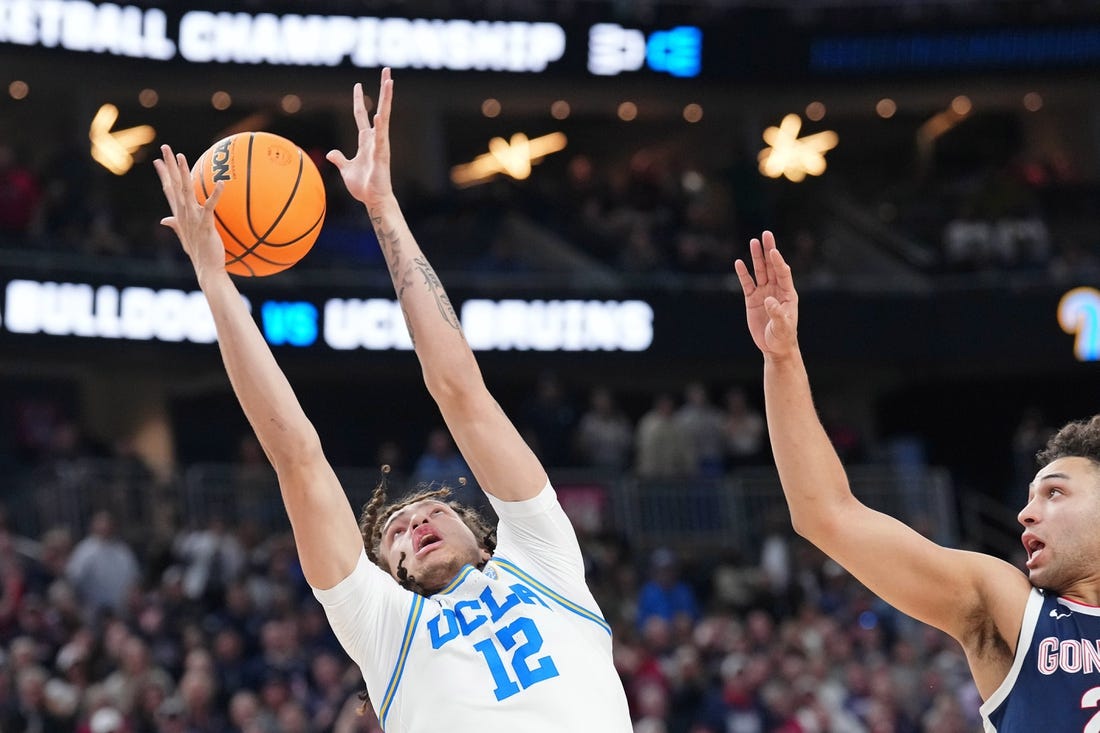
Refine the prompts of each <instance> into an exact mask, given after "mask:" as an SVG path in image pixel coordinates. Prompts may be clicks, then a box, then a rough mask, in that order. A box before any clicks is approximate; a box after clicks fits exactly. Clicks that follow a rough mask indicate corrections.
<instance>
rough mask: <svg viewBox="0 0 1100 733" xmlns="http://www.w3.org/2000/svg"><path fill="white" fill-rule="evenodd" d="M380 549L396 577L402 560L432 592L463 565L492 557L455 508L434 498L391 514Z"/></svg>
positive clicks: (383, 532) (446, 581) (474, 563)
mask: <svg viewBox="0 0 1100 733" xmlns="http://www.w3.org/2000/svg"><path fill="white" fill-rule="evenodd" d="M380 549H381V551H382V554H383V555H384V556H385V557H386V559H387V560H388V561H389V566H390V574H391V575H393V577H394V578H397V567H398V564H399V563H400V564H401V565H403V566H404V568H405V570H407V571H408V573H409V575H411V576H413V577H414V578H415V579H416V582H417V583H419V584H420V585H421V586H422V587H423V588H425V589H426V590H428V591H433V592H434V591H437V590H439V589H440V588H443V587H444V586H446V585H447V583H449V582H450V581H451V580H452V579H453V578H454V577H455V575H457V574H458V571H459V570H461V569H462V567H463V566H464V565H475V566H476V565H478V564H480V562H481V561H482V560H484V559H488V557H489V554H488V553H487V552H486V551H485V550H483V549H482V548H481V547H480V546H479V545H478V541H477V538H476V537H474V533H473V532H471V531H470V528H469V527H467V526H466V523H465V522H463V521H462V519H461V518H460V517H459V516H458V514H456V513H455V510H454V509H452V508H451V507H449V506H447V505H446V504H444V503H442V502H439V501H434V500H432V499H425V500H424V501H418V502H417V503H415V504H410V505H409V506H407V507H405V508H404V509H402V510H401V511H399V512H396V513H394V514H393V515H392V516H390V518H389V519H388V520H387V521H386V524H385V526H384V528H383V530H382V545H381V548H380ZM402 556H404V557H402Z"/></svg>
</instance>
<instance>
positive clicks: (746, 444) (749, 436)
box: [722, 387, 768, 467]
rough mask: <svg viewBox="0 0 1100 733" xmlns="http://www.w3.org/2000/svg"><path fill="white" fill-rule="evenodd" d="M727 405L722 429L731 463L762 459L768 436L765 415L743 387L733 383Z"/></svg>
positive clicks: (732, 465)
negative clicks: (750, 399)
mask: <svg viewBox="0 0 1100 733" xmlns="http://www.w3.org/2000/svg"><path fill="white" fill-rule="evenodd" d="M725 408H726V409H725V420H724V424H723V426H722V427H723V431H722V432H723V434H724V436H725V443H726V445H725V448H726V460H727V463H728V464H729V466H730V467H737V466H752V465H756V464H758V463H760V462H761V461H762V460H763V459H764V454H765V451H766V448H767V440H768V426H767V424H766V423H765V422H764V416H763V415H762V414H760V411H759V410H757V409H756V408H755V407H753V406H752V405H750V404H749V398H748V396H747V395H746V394H745V390H744V389H743V388H741V387H731V388H730V389H729V390H728V391H727V392H726V399H725Z"/></svg>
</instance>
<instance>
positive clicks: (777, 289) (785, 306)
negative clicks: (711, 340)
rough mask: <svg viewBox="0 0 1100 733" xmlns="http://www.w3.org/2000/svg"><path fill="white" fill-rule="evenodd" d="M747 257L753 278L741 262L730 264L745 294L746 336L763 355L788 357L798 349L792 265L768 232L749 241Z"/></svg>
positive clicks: (796, 298)
mask: <svg viewBox="0 0 1100 733" xmlns="http://www.w3.org/2000/svg"><path fill="white" fill-rule="evenodd" d="M761 240H763V241H761ZM749 254H750V255H751V256H752V269H753V274H752V275H750V274H749V268H748V265H746V264H745V263H744V262H743V261H742V260H737V261H736V262H735V263H734V264H733V269H734V270H736V271H737V277H738V279H739V280H740V281H741V290H742V291H743V292H744V293H745V316H746V318H747V319H748V322H749V333H751V334H752V340H753V342H754V343H755V344H756V347H757V348H758V349H760V351H761V352H763V353H764V355H765V356H787V355H788V354H791V353H793V352H794V351H795V350H796V349H797V348H798V293H797V292H796V291H795V289H794V279H793V278H792V277H791V266H790V265H788V264H787V262H786V260H784V259H783V255H781V254H780V253H779V250H778V249H777V248H776V246H775V235H773V234H772V233H771V232H764V234H763V236H762V237H761V239H753V240H751V241H750V242H749Z"/></svg>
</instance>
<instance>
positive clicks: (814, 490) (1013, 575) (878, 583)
mask: <svg viewBox="0 0 1100 733" xmlns="http://www.w3.org/2000/svg"><path fill="white" fill-rule="evenodd" d="M750 252H751V255H752V264H753V274H752V275H750V273H749V269H748V267H747V265H746V264H745V263H744V262H742V261H741V260H738V261H737V262H736V263H735V265H734V267H735V269H736V271H737V276H738V278H739V279H740V281H741V287H742V289H743V291H744V294H745V309H746V314H747V318H748V324H749V331H750V332H751V334H752V338H753V341H754V342H755V343H756V346H757V347H758V348H759V349H760V351H761V352H762V353H763V355H764V397H765V404H766V412H767V418H768V433H769V435H770V437H771V444H772V451H773V453H774V457H775V464H776V467H777V468H778V470H779V478H780V481H781V482H782V485H783V493H784V494H785V496H786V499H787V504H788V505H789V506H790V512H791V521H792V523H793V525H794V528H795V531H797V532H798V533H799V534H800V535H802V536H803V537H805V538H806V539H807V540H809V541H810V542H812V543H813V544H814V545H816V546H817V547H818V548H820V549H821V550H822V551H823V552H825V553H826V554H827V555H829V556H830V557H831V558H833V559H834V560H836V561H837V562H838V563H840V564H841V565H842V566H843V567H844V568H846V569H847V570H848V571H849V572H850V573H852V575H854V576H855V577H856V578H858V579H859V580H860V581H861V582H863V583H864V584H865V585H866V586H867V587H868V588H869V589H870V590H871V591H872V592H874V593H875V594H876V595H878V596H879V597H881V598H882V599H883V600H885V601H886V602H888V603H890V604H891V605H893V606H894V607H896V608H898V609H899V610H901V611H902V612H904V613H907V614H909V615H910V616H913V617H914V618H917V619H920V620H921V621H924V622H926V623H928V624H931V625H932V626H935V627H937V628H939V629H942V630H943V631H945V632H947V633H948V634H950V635H952V636H953V637H955V638H956V639H958V640H959V641H960V642H961V643H962V645H963V647H964V648H965V649H966V650H967V653H968V655H969V657H970V660H971V667H972V669H973V670H974V673H975V680H976V681H977V682H978V684H979V687H980V688H981V689H982V690H983V692H984V693H986V694H988V693H989V692H992V690H993V689H994V688H995V687H996V685H997V684H1000V680H1001V679H1002V678H1003V676H1004V672H1005V671H1007V669H1001V667H1002V666H1003V665H1002V664H1000V662H998V663H995V664H986V663H983V662H982V661H981V659H983V658H986V659H989V658H991V657H990V655H988V654H983V652H988V651H989V649H987V648H985V646H986V645H988V644H990V643H992V640H993V639H994V638H996V637H997V636H999V637H1000V638H1001V639H1003V640H1004V642H1005V643H1006V644H1007V645H1008V647H1009V648H1014V646H1015V643H1016V637H1017V634H1018V633H1019V629H1020V620H1021V617H1022V613H1023V607H1024V605H1025V603H1026V600H1027V594H1028V591H1029V589H1030V585H1029V583H1028V581H1027V579H1026V578H1025V577H1024V575H1023V574H1022V573H1021V572H1020V571H1018V570H1016V569H1015V568H1013V567H1012V566H1011V565H1009V564H1007V563H1005V562H1002V561H1000V560H997V559H995V558H992V557H989V556H986V555H980V554H977V553H971V552H963V551H959V550H952V549H947V548H944V547H941V546H939V545H937V544H935V543H934V542H932V541H930V540H928V539H926V538H925V537H923V536H921V535H920V534H919V533H917V532H916V531H914V530H913V529H911V528H909V527H907V526H906V525H904V524H902V523H901V522H899V521H898V520H896V519H894V518H893V517H890V516H888V515H885V514H882V513H880V512H876V511H874V510H872V509H870V508H868V507H867V506H865V505H864V504H862V503H860V502H859V501H858V500H857V499H856V497H855V496H854V495H853V494H852V492H851V489H850V487H849V484H848V477H847V475H846V473H845V471H844V467H843V466H842V465H841V462H840V458H839V457H838V456H837V454H836V451H835V450H834V449H833V446H832V444H831V443H830V441H829V438H828V436H827V434H826V433H825V429H824V427H822V425H821V421H820V420H819V419H818V416H817V413H816V412H815V410H814V405H813V398H812V396H811V393H810V382H809V377H808V376H807V373H806V367H805V365H804V363H803V361H802V354H801V351H800V349H799V346H798V337H797V328H798V293H797V292H796V291H795V288H794V281H793V279H792V277H791V268H790V267H789V266H788V265H787V263H786V262H785V261H784V259H783V256H782V255H781V254H780V253H779V250H778V249H776V245H775V238H774V237H773V236H772V234H771V233H770V232H765V233H764V235H763V241H759V240H756V239H754V240H752V242H751V243H750ZM989 622H991V623H992V624H993V625H994V627H995V630H996V631H997V632H998V633H997V634H991V633H989V632H991V631H993V630H994V629H993V628H987V627H986V624H987V623H989ZM993 656H996V655H993ZM983 664H984V666H983ZM983 677H984V679H980V678H983Z"/></svg>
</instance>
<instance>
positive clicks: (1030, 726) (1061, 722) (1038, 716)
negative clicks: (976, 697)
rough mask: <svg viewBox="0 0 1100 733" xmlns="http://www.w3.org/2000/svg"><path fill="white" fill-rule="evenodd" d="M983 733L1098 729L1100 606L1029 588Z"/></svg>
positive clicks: (985, 711) (1087, 732)
mask: <svg viewBox="0 0 1100 733" xmlns="http://www.w3.org/2000/svg"><path fill="white" fill-rule="evenodd" d="M981 712H982V718H983V720H984V722H985V730H986V733H1035V731H1048V732H1049V733H1100V608H1097V607H1095V606H1086V605H1083V604H1081V603H1075V602H1074V601H1070V600H1066V599H1065V598H1059V597H1057V596H1055V595H1052V594H1049V593H1044V592H1043V591H1040V590H1032V591H1031V597H1030V598H1029V599H1028V602H1027V609H1026V610H1025V611H1024V622H1023V625H1022V626H1021V628H1020V641H1019V643H1018V644H1017V647H1016V658H1015V659H1014V660H1013V662H1012V669H1010V670H1009V672H1008V676H1007V677H1005V680H1004V682H1002V683H1001V686H1000V687H998V688H997V691H996V692H994V693H993V694H992V695H991V696H990V698H989V699H988V700H986V701H985V704H984V705H982V708H981Z"/></svg>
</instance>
